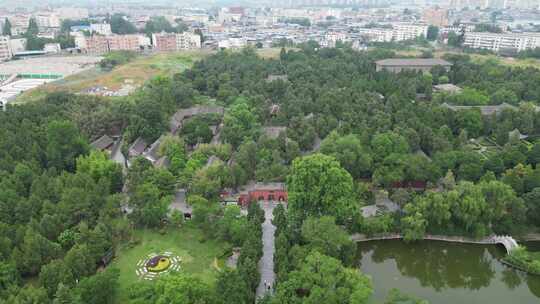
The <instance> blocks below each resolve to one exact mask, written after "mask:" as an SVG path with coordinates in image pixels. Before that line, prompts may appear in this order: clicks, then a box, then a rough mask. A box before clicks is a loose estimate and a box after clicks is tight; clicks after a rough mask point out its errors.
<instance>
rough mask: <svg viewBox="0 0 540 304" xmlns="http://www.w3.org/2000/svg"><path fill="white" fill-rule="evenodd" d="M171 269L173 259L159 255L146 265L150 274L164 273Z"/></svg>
mask: <svg viewBox="0 0 540 304" xmlns="http://www.w3.org/2000/svg"><path fill="white" fill-rule="evenodd" d="M169 267H171V259H170V258H169V257H167V256H164V255H157V256H155V257H153V258H151V259H150V260H148V262H147V263H146V269H148V271H150V272H162V271H165V270H167V269H169Z"/></svg>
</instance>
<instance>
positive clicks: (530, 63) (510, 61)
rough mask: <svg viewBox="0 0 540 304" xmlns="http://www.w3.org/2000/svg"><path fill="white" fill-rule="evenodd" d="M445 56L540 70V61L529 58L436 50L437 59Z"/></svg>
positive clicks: (411, 53) (413, 54)
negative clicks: (462, 56) (450, 55)
mask: <svg viewBox="0 0 540 304" xmlns="http://www.w3.org/2000/svg"><path fill="white" fill-rule="evenodd" d="M395 52H396V54H397V55H398V56H411V57H419V56H420V55H421V54H422V52H421V50H396V51H395ZM444 54H455V55H468V56H470V57H471V59H472V61H473V62H476V63H483V62H485V61H488V60H490V61H495V62H496V63H498V64H501V65H506V66H511V67H522V68H526V67H533V68H537V69H540V60H538V59H533V58H528V59H518V58H511V57H501V56H497V55H482V54H472V53H464V52H461V51H457V50H453V49H452V50H436V51H435V52H433V56H434V57H436V58H441V57H442V56H443V55H444Z"/></svg>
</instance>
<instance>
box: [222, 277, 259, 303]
mask: <svg viewBox="0 0 540 304" xmlns="http://www.w3.org/2000/svg"><path fill="white" fill-rule="evenodd" d="M216 295H219V296H218V297H217V299H216V300H217V302H216V303H218V304H229V303H238V304H248V303H251V302H249V299H250V297H251V295H250V292H249V289H248V286H247V284H246V283H245V282H244V280H243V278H242V277H241V276H240V274H239V273H238V270H233V269H225V270H224V271H222V272H220V273H219V275H218V278H217V283H216Z"/></svg>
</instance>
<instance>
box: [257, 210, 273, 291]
mask: <svg viewBox="0 0 540 304" xmlns="http://www.w3.org/2000/svg"><path fill="white" fill-rule="evenodd" d="M275 205H276V204H275V203H272V202H263V203H261V207H262V208H263V210H264V217H265V221H264V223H263V224H262V231H263V235H262V241H263V256H262V258H261V260H260V261H259V272H260V274H261V281H260V282H259V286H258V287H257V298H262V297H263V296H264V294H265V293H266V292H267V290H268V287H267V286H271V287H272V288H273V286H274V281H275V279H276V274H275V273H274V251H275V247H274V233H275V231H276V227H275V226H274V225H272V218H273V215H272V212H273V211H274V207H275ZM265 283H266V284H265ZM265 285H266V286H265ZM270 291H272V290H270Z"/></svg>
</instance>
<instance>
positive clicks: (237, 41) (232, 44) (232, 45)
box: [218, 38, 247, 49]
mask: <svg viewBox="0 0 540 304" xmlns="http://www.w3.org/2000/svg"><path fill="white" fill-rule="evenodd" d="M246 45H247V39H246V38H229V39H226V40H221V41H219V42H218V47H219V48H220V49H240V48H243V47H245V46H246Z"/></svg>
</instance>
